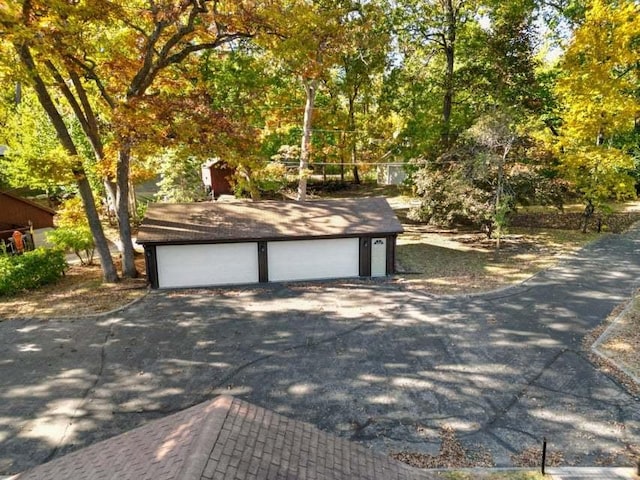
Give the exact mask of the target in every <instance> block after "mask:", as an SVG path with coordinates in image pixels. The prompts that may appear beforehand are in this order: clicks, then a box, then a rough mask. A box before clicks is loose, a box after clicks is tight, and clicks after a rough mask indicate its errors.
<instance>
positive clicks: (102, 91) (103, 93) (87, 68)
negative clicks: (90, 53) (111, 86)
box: [66, 56, 116, 108]
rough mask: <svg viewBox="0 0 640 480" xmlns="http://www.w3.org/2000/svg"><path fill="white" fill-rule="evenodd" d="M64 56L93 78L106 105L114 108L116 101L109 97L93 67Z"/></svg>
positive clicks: (88, 76)
mask: <svg viewBox="0 0 640 480" xmlns="http://www.w3.org/2000/svg"><path fill="white" fill-rule="evenodd" d="M66 58H67V60H69V61H71V62H73V63H74V64H76V65H77V66H79V67H80V68H81V69H82V70H83V71H84V74H85V75H86V77H87V78H90V79H91V80H93V82H94V83H95V84H96V86H97V87H98V90H100V95H101V96H102V98H103V100H104V101H105V102H107V105H109V106H110V107H111V108H116V102H115V101H114V100H113V98H111V95H109V93H108V92H107V89H106V88H105V86H104V84H103V83H102V80H100V77H98V75H96V73H95V71H94V69H93V68H92V67H90V66H89V65H86V64H85V63H84V62H82V61H80V60H79V59H77V58H75V57H72V56H67V57H66Z"/></svg>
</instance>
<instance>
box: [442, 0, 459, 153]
mask: <svg viewBox="0 0 640 480" xmlns="http://www.w3.org/2000/svg"><path fill="white" fill-rule="evenodd" d="M444 8H445V16H446V19H447V20H446V22H447V24H446V27H445V30H446V31H445V34H444V37H445V40H444V47H443V48H444V54H445V57H446V68H445V74H444V97H443V101H442V132H441V137H442V144H443V145H444V147H445V148H448V147H450V146H451V112H452V110H453V97H454V91H455V84H454V67H455V54H456V50H455V49H456V34H457V28H458V24H457V22H458V18H457V12H456V9H455V6H454V5H453V2H452V0H446V1H445V2H444Z"/></svg>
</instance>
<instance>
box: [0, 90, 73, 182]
mask: <svg viewBox="0 0 640 480" xmlns="http://www.w3.org/2000/svg"><path fill="white" fill-rule="evenodd" d="M0 144H6V145H7V147H8V148H7V151H6V153H5V156H4V157H1V156H0V170H2V172H3V173H2V174H3V176H5V177H6V180H7V181H8V182H9V183H10V184H11V185H12V186H17V187H23V186H29V187H32V188H42V189H45V190H50V189H52V188H54V187H56V186H59V185H68V184H70V183H72V182H73V176H72V175H71V168H70V165H71V163H72V161H71V159H70V158H69V156H68V155H67V153H66V152H65V151H64V150H63V149H62V147H61V146H60V143H59V141H58V139H57V137H56V133H55V130H54V129H53V126H52V125H51V122H50V121H49V119H48V117H47V115H46V114H45V112H44V110H43V109H42V107H41V106H40V104H39V103H38V101H37V99H36V98H35V96H34V95H24V96H23V98H22V102H21V103H20V104H19V105H18V106H16V107H13V108H12V109H10V110H9V113H8V115H7V119H6V122H5V123H4V125H3V126H2V127H1V128H0Z"/></svg>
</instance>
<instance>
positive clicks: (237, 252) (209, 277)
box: [156, 243, 258, 288]
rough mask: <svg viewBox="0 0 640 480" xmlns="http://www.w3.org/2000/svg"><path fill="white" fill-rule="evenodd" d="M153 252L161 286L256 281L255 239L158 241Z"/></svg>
mask: <svg viewBox="0 0 640 480" xmlns="http://www.w3.org/2000/svg"><path fill="white" fill-rule="evenodd" d="M156 256H157V261H158V285H159V287H160V288H173V287H202V286H207V285H225V284H241V283H257V282H258V246H257V244H256V243H221V244H216V245H159V246H158V247H156Z"/></svg>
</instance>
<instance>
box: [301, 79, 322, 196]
mask: <svg viewBox="0 0 640 480" xmlns="http://www.w3.org/2000/svg"><path fill="white" fill-rule="evenodd" d="M303 81H304V90H305V93H306V95H307V102H306V104H305V107H304V119H303V125H302V143H301V145H300V167H299V175H298V201H299V202H304V201H305V200H306V199H307V168H308V167H309V156H310V154H311V125H312V122H313V106H314V103H315V100H316V88H317V87H318V81H317V80H315V79H313V80H303Z"/></svg>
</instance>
